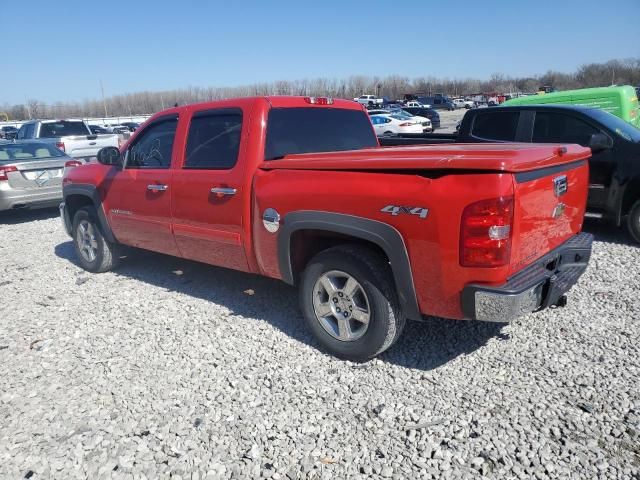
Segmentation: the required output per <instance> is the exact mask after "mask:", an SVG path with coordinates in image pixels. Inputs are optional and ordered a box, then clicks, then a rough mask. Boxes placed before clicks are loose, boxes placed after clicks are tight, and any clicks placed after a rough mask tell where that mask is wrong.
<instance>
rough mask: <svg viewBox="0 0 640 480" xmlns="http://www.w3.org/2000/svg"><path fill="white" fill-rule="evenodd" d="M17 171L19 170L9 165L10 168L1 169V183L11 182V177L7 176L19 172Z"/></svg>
mask: <svg viewBox="0 0 640 480" xmlns="http://www.w3.org/2000/svg"><path fill="white" fill-rule="evenodd" d="M17 171H18V169H17V168H16V167H14V166H13V165H9V166H8V167H0V181H2V180H9V177H8V176H7V174H8V173H9V172H17Z"/></svg>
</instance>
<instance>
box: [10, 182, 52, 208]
mask: <svg viewBox="0 0 640 480" xmlns="http://www.w3.org/2000/svg"><path fill="white" fill-rule="evenodd" d="M60 200H62V188H61V187H60V186H58V187H54V188H50V187H48V188H47V187H45V188H41V189H35V188H34V189H30V190H0V210H13V209H23V208H24V209H29V208H47V207H55V206H56V205H57V204H58V203H60Z"/></svg>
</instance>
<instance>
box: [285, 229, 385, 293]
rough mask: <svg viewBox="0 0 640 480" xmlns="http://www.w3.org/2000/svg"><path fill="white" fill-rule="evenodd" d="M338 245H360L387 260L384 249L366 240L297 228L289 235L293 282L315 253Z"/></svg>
mask: <svg viewBox="0 0 640 480" xmlns="http://www.w3.org/2000/svg"><path fill="white" fill-rule="evenodd" d="M338 245H361V246H362V247H364V248H368V249H369V250H372V251H374V252H375V253H377V254H378V255H380V256H381V257H382V258H383V259H384V260H385V261H386V262H388V261H389V257H388V256H387V254H386V253H385V252H384V250H383V249H382V248H380V247H379V246H378V245H376V244H375V243H373V242H370V241H368V240H363V239H361V238H357V237H352V236H350V235H344V234H341V233H336V232H328V231H324V230H297V231H295V232H293V234H292V235H291V240H290V251H289V255H290V256H291V269H292V273H293V278H294V282H295V283H296V284H297V283H298V279H299V277H300V274H301V273H302V271H303V270H304V269H305V267H306V266H307V264H308V263H309V261H310V260H311V259H312V258H313V257H314V256H315V255H317V254H318V253H320V252H322V251H324V250H327V249H329V248H332V247H337V246H338Z"/></svg>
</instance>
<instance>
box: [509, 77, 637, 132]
mask: <svg viewBox="0 0 640 480" xmlns="http://www.w3.org/2000/svg"><path fill="white" fill-rule="evenodd" d="M550 104H553V105H579V106H584V107H592V108H593V107H595V108H600V109H602V110H605V111H607V112H609V113H612V114H613V115H615V116H617V117H620V118H621V119H623V120H624V121H625V122H629V123H631V124H632V125H635V126H636V127H638V128H640V106H639V104H638V96H637V95H636V92H635V89H634V88H633V87H631V86H622V87H599V88H581V89H578V90H565V91H562V92H553V93H543V94H540V95H531V96H528V97H519V98H514V99H511V100H508V101H506V102H504V103H503V106H518V105H550Z"/></svg>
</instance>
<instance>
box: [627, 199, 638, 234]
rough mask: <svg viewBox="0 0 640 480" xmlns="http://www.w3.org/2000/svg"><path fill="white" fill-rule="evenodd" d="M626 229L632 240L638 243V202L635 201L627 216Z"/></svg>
mask: <svg viewBox="0 0 640 480" xmlns="http://www.w3.org/2000/svg"><path fill="white" fill-rule="evenodd" d="M627 228H628V229H629V233H630V234H631V236H632V237H633V239H634V240H635V241H636V242H638V243H640V200H636V203H634V204H633V206H632V207H631V210H629V215H628V216H627Z"/></svg>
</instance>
